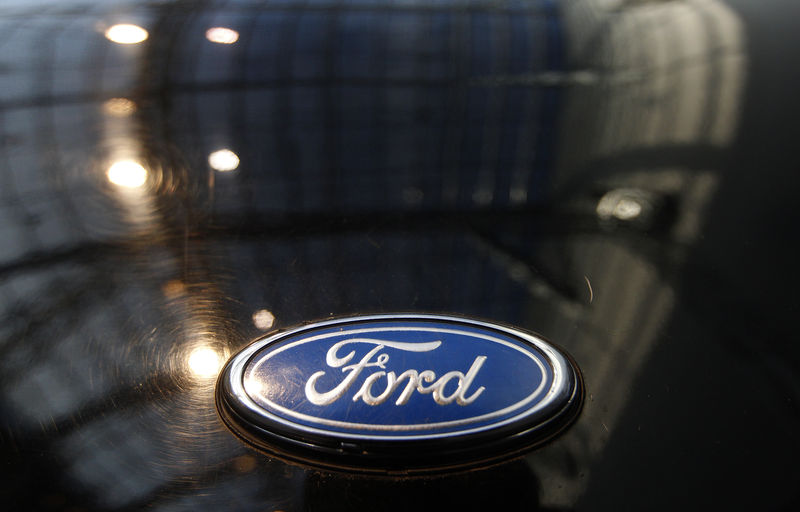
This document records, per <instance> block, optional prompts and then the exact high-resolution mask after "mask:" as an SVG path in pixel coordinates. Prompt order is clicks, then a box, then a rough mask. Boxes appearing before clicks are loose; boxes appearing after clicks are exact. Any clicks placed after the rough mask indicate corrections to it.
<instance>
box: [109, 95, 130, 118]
mask: <svg viewBox="0 0 800 512" xmlns="http://www.w3.org/2000/svg"><path fill="white" fill-rule="evenodd" d="M135 111H136V104H135V103H134V102H132V101H131V100H129V99H127V98H111V99H110V100H108V101H106V102H105V103H103V112H105V113H106V114H108V115H110V116H114V117H128V116H129V115H131V114H133V113H134V112H135Z"/></svg>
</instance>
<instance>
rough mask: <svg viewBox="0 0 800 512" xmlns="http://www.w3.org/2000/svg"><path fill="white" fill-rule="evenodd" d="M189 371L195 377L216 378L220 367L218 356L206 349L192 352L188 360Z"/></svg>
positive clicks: (213, 351) (211, 350)
mask: <svg viewBox="0 0 800 512" xmlns="http://www.w3.org/2000/svg"><path fill="white" fill-rule="evenodd" d="M188 364H189V370H191V372H192V373H193V374H194V375H195V376H197V377H216V375H217V372H219V369H220V367H221V366H222V361H221V360H220V356H219V354H218V353H217V352H216V351H215V350H213V349H211V348H208V347H201V348H196V349H194V350H192V352H191V353H190V354H189V359H188Z"/></svg>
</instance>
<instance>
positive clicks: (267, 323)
mask: <svg viewBox="0 0 800 512" xmlns="http://www.w3.org/2000/svg"><path fill="white" fill-rule="evenodd" d="M253 323H254V324H255V326H256V327H258V328H259V329H261V330H262V331H266V330H267V329H269V328H270V327H272V324H274V323H275V315H273V314H272V313H271V312H269V311H267V310H266V309H259V310H258V311H256V312H255V313H253Z"/></svg>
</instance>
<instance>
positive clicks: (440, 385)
mask: <svg viewBox="0 0 800 512" xmlns="http://www.w3.org/2000/svg"><path fill="white" fill-rule="evenodd" d="M351 343H366V344H370V345H375V347H374V348H372V349H371V350H370V351H369V352H367V353H366V354H365V355H364V356H363V357H362V358H361V360H360V361H358V362H357V363H354V364H349V365H347V366H345V365H346V364H347V363H349V362H350V361H352V360H353V358H354V357H355V353H356V352H355V350H351V351H350V352H349V353H348V354H347V355H345V356H344V357H339V356H338V355H337V354H338V351H339V349H340V348H342V347H343V346H344V345H347V344H351ZM441 344H442V342H441V341H431V342H428V343H403V342H396V341H385V340H375V339H369V338H353V339H348V340H343V341H340V342H338V343H335V344H334V345H333V346H331V348H330V349H329V350H328V352H327V354H326V356H325V362H326V363H327V364H328V366H329V367H331V368H341V370H342V372H343V373H345V374H346V376H345V377H344V379H342V381H341V382H340V383H339V384H338V385H336V387H334V388H333V389H331V390H330V391H326V392H322V393H321V392H319V391H317V381H318V380H319V379H320V377H322V376H323V375H325V372H324V371H318V372H316V373H314V374H313V375H311V377H310V378H309V379H308V381H307V382H306V386H305V392H306V397H307V398H308V400H309V401H310V402H311V403H313V404H315V405H328V404H331V403H333V402H335V401H336V400H338V399H339V398H341V397H342V396H343V395H344V394H345V393H347V390H348V389H350V387H351V386H352V385H353V383H354V382H355V381H356V379H357V378H358V376H359V375H361V373H362V371H363V370H364V369H365V368H370V367H376V366H377V367H379V368H381V369H382V370H385V369H386V364H387V363H388V362H389V354H385V353H380V352H381V350H383V349H384V348H387V347H388V348H393V349H397V350H403V351H409V352H429V351H432V350H435V349H437V348H438V347H439V346H440V345H441ZM373 357H374V358H375V360H374V361H372V358H373ZM485 361H486V356H478V357H476V358H475V361H473V363H472V366H471V367H470V369H469V370H468V371H467V373H466V375H465V374H464V373H462V372H460V371H450V372H447V373H445V374H444V375H442V376H441V377H439V378H438V379H437V378H436V374H435V373H434V372H433V371H432V370H424V371H422V372H417V370H413V369H412V370H406V371H404V372H403V373H401V374H400V375H399V376H397V374H396V373H395V372H393V371H390V372H388V373H387V372H386V371H377V372H374V373H372V374H370V375H368V376H367V378H366V379H365V380H364V383H363V384H362V385H361V387H360V388H359V390H358V391H357V392H356V394H355V395H353V401H354V402H357V401H359V400H363V401H364V403H366V404H368V405H380V404H382V403H384V402H386V401H387V400H388V399H389V397H390V396H392V395H393V394H394V392H395V391H396V390H397V389H398V388H399V387H400V386H401V383H402V381H403V380H404V379H408V382H407V383H406V385H405V387H404V388H403V391H402V392H401V393H400V396H399V397H398V398H397V400H396V401H395V405H405V404H407V403H408V401H409V399H410V398H411V395H412V394H413V393H414V391H415V390H416V391H418V392H419V393H423V394H428V393H430V394H431V395H432V398H433V400H434V401H435V402H436V403H438V404H439V405H448V404H451V403H453V402H456V403H457V404H458V405H469V404H471V403H472V402H474V401H475V400H476V399H477V398H478V397H479V396H480V395H481V393H483V391H484V389H485V388H484V387H483V386H481V387H480V388H478V389H477V390H475V391H474V392H473V393H472V395H471V396H469V397H467V392H468V390H469V387H470V385H472V382H473V381H474V380H475V376H476V375H477V374H478V372H479V371H480V369H481V367H482V366H483V363H484V362H485ZM382 377H386V387H385V388H384V390H383V391H382V392H381V393H380V394H379V395H377V396H376V395H373V394H372V387H373V385H375V384H376V383H377V381H378V380H379V379H381V378H382ZM453 379H457V380H458V385H457V387H456V389H455V391H453V392H452V393H451V394H450V395H445V386H447V384H448V383H450V381H452V380H453Z"/></svg>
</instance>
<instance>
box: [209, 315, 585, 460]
mask: <svg viewBox="0 0 800 512" xmlns="http://www.w3.org/2000/svg"><path fill="white" fill-rule="evenodd" d="M582 396H583V391H582V387H581V378H580V372H579V371H578V369H577V366H576V365H575V363H574V362H573V361H572V360H571V358H570V357H569V356H568V355H566V354H565V353H564V352H563V351H562V350H560V349H558V348H557V347H555V346H554V345H552V344H551V343H548V342H547V341H545V340H544V339H542V338H541V337H539V336H536V335H533V334H531V333H527V332H523V331H520V330H517V329H513V328H510V327H507V326H502V325H497V324H491V323H487V322H482V321H477V320H468V319H463V318H456V317H447V316H437V315H381V316H366V317H354V318H345V319H338V320H332V321H327V322H322V323H318V324H313V325H308V326H305V327H301V328H298V329H295V330H291V331H288V332H284V333H280V334H277V335H274V336H271V337H268V338H265V339H262V340H259V341H256V342H255V343H253V344H251V345H249V346H248V347H246V348H245V349H244V350H242V351H241V352H239V353H238V354H236V355H235V356H233V357H232V358H231V360H230V361H229V362H228V364H227V365H226V367H225V369H224V371H223V373H222V375H221V377H220V381H219V385H218V390H217V397H218V406H219V410H220V413H221V417H222V418H223V420H224V421H225V423H226V424H227V425H228V426H229V427H230V428H231V429H232V430H233V431H234V432H235V433H237V434H238V435H239V436H241V437H242V438H243V439H244V440H246V441H248V442H249V443H251V444H252V445H254V446H256V447H258V448H261V449H262V450H265V451H266V452H268V453H270V454H273V455H277V456H279V457H283V458H286V459H290V460H293V461H298V462H303V463H306V464H310V465H314V466H322V467H328V468H338V469H345V470H355V471H359V470H360V471H369V472H375V471H379V472H388V473H392V472H404V473H413V472H425V471H432V470H441V469H443V468H459V467H465V466H474V465H476V464H482V463H488V462H495V461H498V460H502V459H505V458H510V457H513V456H515V455H518V454H521V453H523V452H524V451H526V450H529V449H531V448H533V447H535V446H537V445H539V444H541V443H542V442H544V441H545V440H548V439H550V438H552V437H553V436H554V435H555V434H556V433H558V432H559V431H560V430H562V429H564V428H565V427H566V426H567V425H568V424H569V423H571V422H572V420H574V418H575V417H576V415H577V413H578V411H579V410H580V405H581V399H582Z"/></svg>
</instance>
